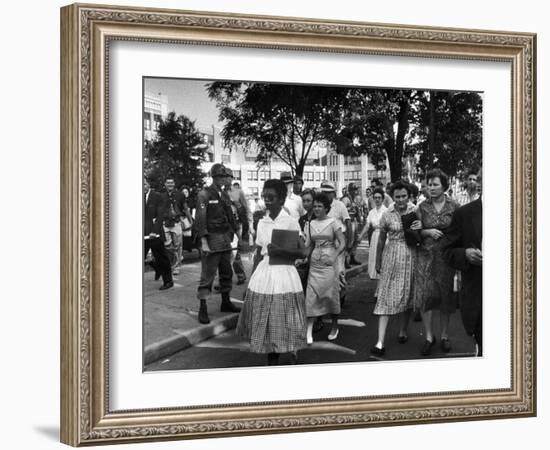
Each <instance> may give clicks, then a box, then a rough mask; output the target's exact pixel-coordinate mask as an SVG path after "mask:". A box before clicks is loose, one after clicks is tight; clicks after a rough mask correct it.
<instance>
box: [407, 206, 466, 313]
mask: <svg viewBox="0 0 550 450" xmlns="http://www.w3.org/2000/svg"><path fill="white" fill-rule="evenodd" d="M458 207H459V205H458V203H457V202H455V201H454V200H452V199H451V198H449V197H446V198H445V203H444V205H443V208H441V211H437V210H436V209H435V206H434V205H433V203H432V201H431V199H427V200H425V201H423V202H422V203H421V204H420V205H419V206H418V212H417V215H418V216H419V218H420V220H421V221H422V228H425V229H428V228H436V229H438V230H440V231H442V232H443V233H445V231H446V230H447V229H448V228H449V226H450V225H451V220H452V217H453V213H454V211H455V210H456V209H457V208H458ZM442 242H443V239H438V240H434V239H432V238H430V237H426V238H424V239H423V240H422V244H421V245H420V246H419V248H418V261H417V264H416V269H415V281H414V307H415V309H420V310H422V311H428V310H431V309H440V310H441V311H444V312H446V313H448V314H452V313H454V312H455V311H456V296H455V293H454V291H453V280H454V275H455V269H453V268H452V267H451V266H450V265H449V264H447V262H446V261H445V260H444V258H443V254H442V251H441V244H442Z"/></svg>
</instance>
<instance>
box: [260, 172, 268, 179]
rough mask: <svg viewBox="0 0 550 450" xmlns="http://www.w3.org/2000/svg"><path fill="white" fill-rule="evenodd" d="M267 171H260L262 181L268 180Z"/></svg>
mask: <svg viewBox="0 0 550 450" xmlns="http://www.w3.org/2000/svg"><path fill="white" fill-rule="evenodd" d="M266 175H267V174H266V172H265V171H263V170H262V171H261V172H260V181H265V180H266Z"/></svg>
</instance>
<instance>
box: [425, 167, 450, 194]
mask: <svg viewBox="0 0 550 450" xmlns="http://www.w3.org/2000/svg"><path fill="white" fill-rule="evenodd" d="M434 178H439V181H441V185H442V186H443V190H444V191H446V190H447V189H449V177H448V176H447V174H446V173H445V172H443V171H442V170H441V169H432V170H430V171H429V172H428V173H427V175H426V183H429V181H430V180H433V179H434Z"/></svg>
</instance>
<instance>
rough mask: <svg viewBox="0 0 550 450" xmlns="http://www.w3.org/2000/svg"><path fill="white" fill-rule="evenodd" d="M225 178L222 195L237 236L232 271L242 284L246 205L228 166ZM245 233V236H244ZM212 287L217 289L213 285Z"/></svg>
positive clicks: (244, 276)
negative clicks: (226, 198)
mask: <svg viewBox="0 0 550 450" xmlns="http://www.w3.org/2000/svg"><path fill="white" fill-rule="evenodd" d="M225 171H226V175H227V177H226V179H225V185H224V195H227V196H228V200H229V202H230V205H231V211H232V212H233V218H234V220H235V225H236V227H237V228H236V234H237V237H238V239H239V240H238V248H237V251H236V253H235V258H234V259H233V264H232V265H233V271H234V272H235V275H237V284H244V282H245V281H246V272H245V271H244V266H243V261H242V258H241V248H243V246H244V242H248V212H247V209H248V205H247V202H246V197H245V196H244V192H243V191H242V190H241V189H240V188H239V187H237V186H234V185H235V184H237V185H238V183H233V171H232V170H231V169H230V168H229V167H226V168H225ZM245 233H246V238H245ZM214 289H217V288H216V287H214Z"/></svg>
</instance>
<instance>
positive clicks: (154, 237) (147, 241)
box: [143, 179, 174, 291]
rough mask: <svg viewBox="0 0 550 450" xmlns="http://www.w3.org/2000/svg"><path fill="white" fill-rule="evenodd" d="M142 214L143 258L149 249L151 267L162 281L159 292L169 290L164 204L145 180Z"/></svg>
mask: <svg viewBox="0 0 550 450" xmlns="http://www.w3.org/2000/svg"><path fill="white" fill-rule="evenodd" d="M143 212H144V214H143V216H144V222H143V236H144V257H145V256H147V252H149V249H150V250H151V252H152V253H153V258H154V261H153V262H152V263H151V266H152V267H153V268H154V269H155V273H156V274H159V275H160V276H161V277H162V281H163V284H162V286H161V287H160V290H161V291H162V290H165V289H169V288H171V287H172V286H174V282H173V281H172V268H171V266H170V258H169V255H168V252H167V250H166V248H165V247H164V230H163V225H162V223H163V220H164V218H165V215H166V208H165V203H164V200H163V199H162V195H161V194H159V193H158V192H155V191H153V190H152V189H151V186H150V184H149V182H148V181H147V180H146V179H144V180H143Z"/></svg>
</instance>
